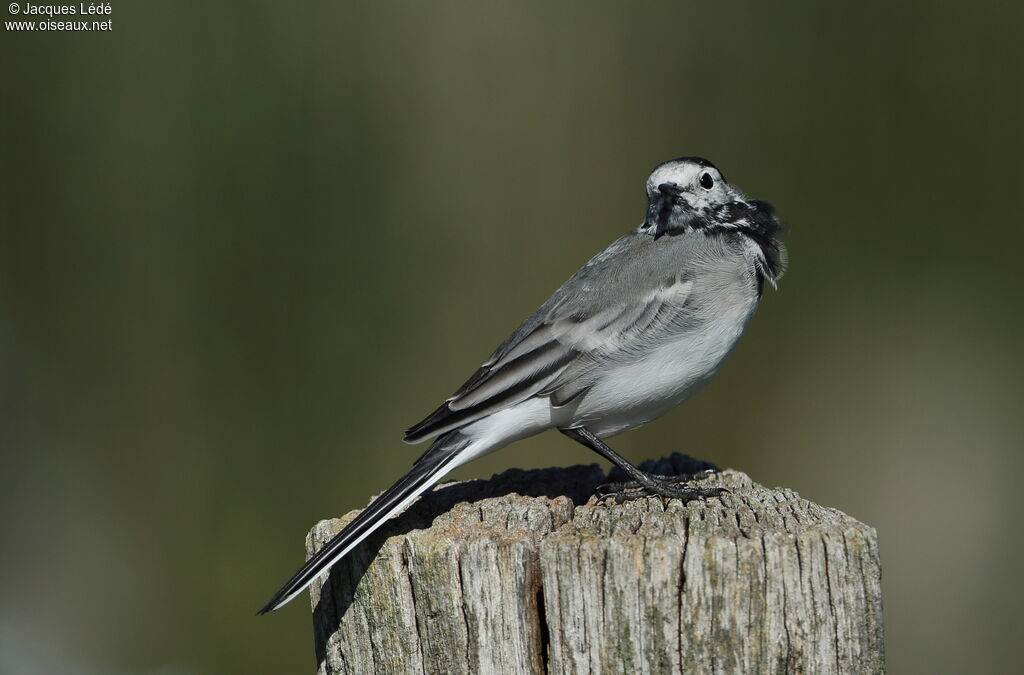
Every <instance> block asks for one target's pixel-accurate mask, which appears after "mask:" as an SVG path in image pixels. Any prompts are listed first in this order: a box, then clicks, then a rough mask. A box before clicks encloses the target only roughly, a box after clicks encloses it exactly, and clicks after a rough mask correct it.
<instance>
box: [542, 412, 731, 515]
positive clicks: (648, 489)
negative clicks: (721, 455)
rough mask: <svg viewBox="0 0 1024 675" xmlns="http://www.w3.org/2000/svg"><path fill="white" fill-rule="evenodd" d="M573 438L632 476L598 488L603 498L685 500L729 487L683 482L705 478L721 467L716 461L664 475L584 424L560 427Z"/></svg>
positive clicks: (711, 493) (717, 492)
mask: <svg viewBox="0 0 1024 675" xmlns="http://www.w3.org/2000/svg"><path fill="white" fill-rule="evenodd" d="M559 431H561V432H562V433H563V434H565V435H566V436H568V437H569V438H571V439H573V440H574V441H577V442H579V443H582V444H583V445H585V446H587V447H588V448H590V449H591V450H593V451H594V452H596V453H597V454H599V455H601V456H602V457H604V458H605V459H607V460H608V461H609V462H611V463H612V464H614V465H615V466H617V467H619V468H620V469H621V470H622V471H623V472H625V474H626V475H627V476H629V477H630V478H631V479H632V480H630V481H627V482H624V483H609V484H607V485H602V486H601V487H599V488H598V496H599V497H600V498H605V497H613V498H614V499H615V500H616V501H617V502H619V503H622V502H623V501H626V500H627V499H638V498H640V497H647V496H649V495H659V496H661V497H667V498H669V499H680V500H682V501H684V502H687V501H690V500H693V499H699V498H701V497H717V496H718V495H720V494H722V493H723V492H727V490H726V489H725V488H696V489H695V488H683V487H679V485H680V484H682V483H687V482H689V481H691V480H695V479H699V478H704V477H706V476H709V475H711V474H712V473H714V472H715V471H717V470H718V468H717V467H715V466H714V465H707V467H708V468H706V469H704V470H701V471H699V472H697V473H695V474H682V475H679V476H661V475H658V474H651V473H646V472H644V471H641V470H640V469H638V468H636V467H635V466H633V465H632V464H630V463H629V461H628V460H626V458H625V457H623V456H622V455H620V454H619V453H617V452H615V451H614V450H612V449H611V448H610V447H608V444H607V443H605V442H604V441H602V440H601V439H600V438H598V437H597V436H595V435H594V434H593V433H591V432H590V431H589V430H588V429H586V428H584V427H580V428H577V429H559Z"/></svg>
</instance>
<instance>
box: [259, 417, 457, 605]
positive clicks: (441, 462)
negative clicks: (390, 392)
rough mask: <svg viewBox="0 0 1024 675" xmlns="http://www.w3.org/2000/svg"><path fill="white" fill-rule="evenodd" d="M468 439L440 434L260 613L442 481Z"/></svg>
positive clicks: (282, 601)
mask: <svg viewBox="0 0 1024 675" xmlns="http://www.w3.org/2000/svg"><path fill="white" fill-rule="evenodd" d="M468 440H469V439H467V438H466V437H465V436H463V435H462V434H461V433H460V432H458V431H451V432H448V433H447V434H444V435H442V436H440V437H438V438H437V440H435V441H434V442H433V443H432V444H431V446H430V448H429V449H428V450H427V451H426V452H425V453H424V454H423V456H422V457H420V458H419V459H418V460H416V463H415V464H413V467H412V469H411V470H410V471H409V473H407V474H405V475H404V476H402V477H401V478H400V479H398V482H396V483H395V484H394V485H392V486H391V487H389V488H388V489H387V490H385V491H384V492H383V493H382V494H381V495H380V496H379V497H377V498H376V499H374V500H373V503H371V504H370V505H369V506H367V507H366V508H365V509H363V510H362V511H361V512H360V513H359V515H358V516H356V517H355V519H353V520H352V522H350V523H349V524H348V525H346V526H345V529H343V530H342V531H341V532H339V533H338V534H337V535H335V537H334V538H333V539H331V540H330V541H329V542H327V543H326V544H324V545H323V547H322V548H321V549H320V550H319V551H317V552H316V553H315V554H314V555H313V557H311V558H310V559H309V560H307V561H306V564H305V565H303V566H302V567H300V568H299V571H298V572H296V573H295V574H294V575H293V576H292V578H291V579H289V580H288V581H287V582H285V584H284V586H282V587H281V588H280V590H278V591H277V593H274V597H272V598H271V599H270V602H268V603H267V604H266V605H265V606H264V607H263V609H261V610H260V611H259V612H258V613H259V614H266V613H267V612H272V611H274V610H275V609H277V608H279V607H281V606H283V605H284V604H286V603H287V602H288V601H289V600H291V599H292V598H294V597H295V596H296V595H298V594H299V593H301V592H302V591H303V590H304V589H305V588H306V587H307V586H309V584H310V583H312V581H313V580H314V579H316V577H317V575H319V574H320V573H321V572H325V571H327V570H329V569H330V568H331V566H332V565H334V563H336V562H338V560H340V559H341V558H342V556H344V555H345V554H346V553H348V552H349V551H351V550H352V549H353V548H355V547H356V545H358V544H359V542H361V541H362V540H363V539H366V537H368V536H369V535H370V534H371V533H372V532H373V531H374V530H376V529H377V528H378V527H380V526H381V525H382V524H383V523H384V521H386V520H387V519H388V518H390V517H391V516H392V515H394V514H396V513H398V512H399V511H401V510H402V509H404V508H405V507H406V506H408V505H409V503H410V502H412V501H413V500H414V499H416V497H418V496H419V495H420V494H421V493H422V492H423V491H424V490H426V489H427V488H429V487H430V486H431V485H433V484H434V483H436V482H437V481H439V480H440V479H441V478H442V477H443V476H444V475H445V474H446V473H448V470H449V468H450V467H451V465H452V463H453V461H454V460H455V459H456V458H457V457H458V455H459V453H460V452H461V451H462V450H463V449H465V447H466V446H467V445H468V444H469V443H468Z"/></svg>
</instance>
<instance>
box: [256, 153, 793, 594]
mask: <svg viewBox="0 0 1024 675" xmlns="http://www.w3.org/2000/svg"><path fill="white" fill-rule="evenodd" d="M646 193H647V210H646V213H645V215H644V218H643V221H642V222H641V223H640V225H639V226H638V227H636V228H635V229H633V230H632V231H630V232H629V233H628V234H626V235H625V236H622V237H620V238H619V239H617V240H615V241H614V242H612V244H610V245H609V246H608V247H607V248H606V249H605V250H603V251H601V252H600V253H598V254H597V255H596V256H594V257H593V258H591V259H590V261H589V262H587V263H586V264H585V265H584V266H583V267H582V268H580V269H579V270H578V271H577V272H576V273H575V274H573V275H572V277H570V278H569V280H568V281H566V282H565V283H564V284H562V286H561V287H559V288H558V290H556V291H555V292H554V294H553V295H552V296H551V297H550V298H548V300H547V301H546V302H544V304H542V305H541V306H540V307H539V308H538V309H537V310H536V311H535V312H534V313H533V314H531V315H530V316H529V317H528V318H527V319H526V320H525V321H523V322H522V323H521V324H520V325H519V327H518V328H516V330H515V331H513V332H512V334H511V335H509V336H508V338H507V339H506V340H505V341H504V342H502V343H501V344H500V345H499V346H498V348H497V349H495V350H494V352H493V353H492V354H491V356H490V358H488V359H487V360H486V361H485V362H484V363H483V364H482V365H481V366H480V367H479V368H478V369H477V370H476V372H475V373H473V375H472V376H471V377H470V378H469V379H468V380H466V382H465V384H463V385H462V386H461V387H459V389H458V390H456V391H455V393H454V394H452V395H451V396H450V397H448V399H446V400H445V401H444V403H442V404H441V405H440V406H439V407H438V408H437V409H436V410H434V411H433V412H432V413H430V414H429V415H427V416H426V417H425V418H424V419H423V420H422V421H420V422H419V423H417V424H415V425H413V426H412V427H410V428H409V429H408V430H406V432H405V438H404V440H405V441H406V442H408V443H419V442H421V441H425V440H428V439H433V442H432V443H431V444H430V446H429V447H428V448H427V450H426V451H425V452H424V453H423V454H422V455H421V456H420V457H419V458H418V459H417V460H416V461H415V462H414V463H413V464H412V468H411V469H410V470H409V471H408V472H407V473H406V474H405V475H404V476H402V477H401V478H399V479H398V481H397V482H395V484H394V485H392V486H391V487H389V488H388V489H386V490H385V491H384V492H383V493H381V494H380V495H379V496H378V497H377V498H376V499H374V500H373V501H372V502H371V503H370V504H369V506H367V507H366V508H365V509H363V510H362V511H361V512H360V513H359V514H358V515H357V516H356V517H355V518H354V519H353V520H352V521H351V522H350V523H349V524H348V525H346V526H345V527H344V528H343V529H342V530H341V531H340V532H339V533H338V534H337V535H336V536H335V537H334V538H333V539H331V540H330V541H328V542H327V543H326V544H325V545H324V546H323V547H322V548H320V550H319V551H318V552H317V553H315V554H314V555H313V556H312V557H311V558H310V559H309V560H308V561H307V562H306V563H305V564H304V565H303V566H302V567H301V568H300V569H299V570H298V571H297V572H296V573H295V574H294V575H293V576H292V577H291V578H290V579H289V580H288V581H287V582H286V583H285V584H284V585H283V586H282V587H281V588H280V589H279V590H278V591H277V592H276V593H275V594H274V595H273V597H272V598H271V599H270V601H269V602H267V604H266V605H265V606H264V607H263V608H262V609H261V610H260V611H259V614H265V613H267V612H270V611H273V610H275V609H278V608H279V607H281V606H282V605H284V604H286V603H287V602H289V601H290V600H292V599H293V598H294V597H295V596H296V595H298V594H299V593H301V592H302V591H303V590H304V589H305V588H306V587H307V586H308V585H309V584H310V583H312V581H313V580H314V579H315V578H316V577H317V576H318V575H320V574H321V573H323V572H325V571H327V570H329V569H330V568H331V567H332V566H333V565H334V564H335V563H336V562H338V561H339V560H340V559H341V558H342V557H344V556H345V555H346V554H347V553H349V552H350V551H351V550H352V549H353V548H354V547H355V546H357V545H358V544H359V543H360V542H362V541H363V540H364V539H366V537H368V536H369V535H370V534H371V533H372V532H374V531H375V530H376V529H377V528H378V527H380V526H381V524H382V523H384V522H385V521H386V520H387V519H388V518H390V517H392V516H393V515H395V514H397V513H400V512H402V511H403V510H404V509H406V508H407V507H408V506H409V505H410V504H411V503H412V502H413V501H414V500H415V499H416V498H417V497H418V496H419V495H420V494H422V493H423V492H424V491H425V490H427V489H429V488H430V487H432V486H433V485H434V484H435V483H437V482H438V481H439V480H440V479H441V478H442V477H444V476H445V475H446V474H447V473H448V472H450V471H451V470H452V469H454V468H455V467H457V466H460V465H462V464H465V463H466V462H469V461H471V460H473V459H476V458H478V457H480V456H482V455H485V454H488V453H491V452H494V451H495V450H498V449H501V448H503V447H505V446H507V445H509V444H511V443H513V442H515V441H518V440H521V439H523V438H526V437H529V436H533V435H535V434H538V433H541V432H543V431H547V430H557V431H559V432H561V433H562V434H564V435H566V436H568V437H569V438H571V439H573V440H575V441H577V442H579V443H581V444H582V445H584V446H586V447H587V448H589V449H591V450H593V451H594V452H596V453H598V454H599V455H601V456H602V457H603V458H605V459H606V460H608V461H610V462H611V463H612V464H614V465H616V466H618V467H619V468H620V469H621V470H622V471H624V472H625V473H626V475H627V476H628V477H629V478H630V479H632V480H630V481H627V482H623V483H619V484H617V485H615V486H610V487H613V488H619V489H622V490H623V491H619V492H615V494H618V495H619V496H624V492H630V494H631V495H632V496H635V495H660V496H662V497H665V498H678V499H681V500H684V501H687V500H691V499H698V498H707V497H712V496H716V495H718V494H720V493H721V492H722V489H721V488H704V489H701V488H699V487H697V488H695V487H687V485H688V483H687V481H691V480H692V479H694V478H699V477H700V476H694V475H688V476H680V477H666V476H658V475H654V474H648V473H645V472H643V471H641V470H640V469H638V468H636V467H635V466H633V465H632V464H631V463H630V462H629V461H628V460H626V459H625V458H624V457H622V456H621V455H619V454H618V453H617V452H615V451H614V450H613V449H612V448H611V447H609V446H608V444H607V443H606V440H607V439H608V438H610V437H613V436H615V435H616V434H620V433H622V432H624V431H628V430H630V429H635V428H636V427H639V426H641V425H644V424H647V423H648V422H651V421H653V420H655V419H657V418H658V417H660V416H662V415H664V414H665V413H666V412H668V411H669V410H671V409H672V408H674V407H675V406H677V405H678V404H680V403H682V402H683V401H684V400H686V399H687V398H689V397H691V396H693V395H694V394H695V393H697V392H698V391H699V390H701V389H702V388H703V387H704V386H705V385H706V384H707V383H708V382H709V381H710V380H711V378H712V377H713V376H714V375H715V374H716V372H717V371H718V370H719V368H720V367H721V365H722V363H723V362H724V361H725V360H726V358H727V357H728V356H729V354H730V353H731V352H732V351H733V349H734V347H735V346H736V342H737V340H738V339H739V337H740V334H741V333H742V332H743V330H744V328H746V326H747V324H748V322H749V321H750V319H751V317H752V316H753V314H754V311H755V309H756V308H757V305H758V302H759V301H760V299H761V296H762V294H763V291H764V287H765V283H766V282H767V283H768V284H770V285H771V286H772V287H777V286H776V284H777V282H778V280H779V279H780V278H781V276H782V274H783V272H784V270H785V266H786V249H785V247H784V246H783V244H782V242H781V241H780V234H781V231H782V224H781V222H780V221H779V219H778V218H777V217H776V215H775V209H774V208H773V207H772V206H771V204H769V203H767V202H764V201H758V200H752V199H747V197H746V196H744V194H743V193H742V192H741V191H740V190H739V189H738V188H736V187H735V186H733V185H732V184H730V183H729V182H727V181H726V179H725V176H724V175H723V174H722V172H721V171H720V170H719V169H718V168H717V167H716V166H715V165H714V164H712V163H711V162H710V161H708V160H707V159H703V158H701V157H680V158H677V159H673V160H670V161H667V162H663V163H662V164H659V165H658V166H657V167H655V168H654V170H653V171H652V172H651V174H650V176H649V177H648V179H647V182H646ZM709 466H710V465H709Z"/></svg>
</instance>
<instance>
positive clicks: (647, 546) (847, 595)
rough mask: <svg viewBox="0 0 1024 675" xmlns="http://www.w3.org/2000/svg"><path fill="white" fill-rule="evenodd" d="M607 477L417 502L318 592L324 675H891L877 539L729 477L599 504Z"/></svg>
mask: <svg viewBox="0 0 1024 675" xmlns="http://www.w3.org/2000/svg"><path fill="white" fill-rule="evenodd" d="M690 461H691V460H689V459H688V458H685V457H683V456H681V455H673V456H672V458H670V459H668V460H662V461H661V462H658V463H648V464H647V465H646V466H645V467H644V468H646V469H647V470H653V471H656V472H658V473H677V472H679V471H682V470H686V468H687V466H688V465H689V462H690ZM607 480H608V478H607V477H606V476H605V475H604V474H603V473H602V472H601V470H600V469H599V468H598V467H597V466H596V465H594V466H575V467H571V468H565V469H560V468H559V469H544V470H538V471H520V470H512V471H506V472H505V473H503V474H501V475H499V476H495V477H494V478H492V479H491V480H489V481H470V482H466V483H450V484H447V485H442V486H440V487H438V488H437V489H436V490H435V491H433V492H431V493H429V494H427V495H425V496H424V497H423V498H421V499H420V500H419V501H418V502H417V503H415V504H414V505H413V506H412V507H410V508H409V510H408V511H406V513H405V514H403V515H401V516H399V517H397V518H395V519H393V520H391V521H390V522H389V523H388V524H387V525H386V526H385V527H383V528H382V530H381V531H380V532H378V534H377V536H375V537H372V538H371V539H370V540H369V541H367V542H365V543H364V544H363V545H362V546H360V547H359V548H358V549H357V550H355V551H354V552H353V554H352V555H350V556H349V557H348V558H347V559H346V560H344V561H342V562H341V563H339V564H338V565H337V566H336V567H335V568H334V570H333V571H332V572H331V573H330V575H327V576H326V577H324V578H321V579H319V580H318V581H317V582H316V583H315V584H314V586H313V587H312V590H311V592H312V600H313V616H314V622H313V623H314V632H315V640H316V654H317V662H318V669H319V672H320V673H325V674H327V673H330V674H334V673H372V672H377V673H420V672H425V673H443V674H446V675H447V674H448V673H545V672H547V673H589V672H593V673H671V672H694V673H705V672H723V673H760V672H771V673H776V672H795V673H805V672H806V673H875V672H882V671H883V670H884V661H883V650H882V605H881V586H880V566H879V558H878V543H877V535H876V533H875V531H874V530H873V529H872V528H870V527H868V526H866V525H863V524H862V523H860V522H858V521H856V520H854V519H853V518H851V517H849V516H847V515H846V514H844V513H842V512H840V511H837V510H835V509H830V508H826V507H822V506H818V505H817V504H813V503H811V502H809V501H807V500H806V499H802V498H800V496H799V495H797V494H796V493H795V492H793V491H792V490H788V489H774V490H770V489H767V488H764V487H762V486H760V485H757V484H756V483H754V482H752V481H751V480H750V478H748V477H747V476H746V475H745V474H743V473H740V472H737V471H725V472H723V473H721V474H718V475H716V476H714V477H712V478H710V479H708V480H707V485H708V486H713V485H722V486H724V487H727V488H728V489H729V490H730V492H729V493H727V494H724V495H722V496H721V497H717V498H714V499H709V500H700V501H695V502H690V503H689V504H686V505H682V504H680V502H679V501H677V500H672V501H669V502H667V503H663V501H662V500H661V499H656V498H647V499H641V500H637V501H633V502H627V503H625V504H621V505H616V504H603V503H597V502H596V501H595V500H593V499H591V498H590V496H591V494H592V493H593V490H594V488H595V487H596V486H597V485H599V484H601V483H603V482H606V481H607ZM354 515H355V512H353V513H350V514H349V515H348V516H346V517H345V518H342V519H340V520H326V521H323V522H321V523H319V524H318V525H317V526H316V527H314V528H313V530H312V531H311V532H310V534H309V537H308V538H307V549H308V551H309V553H310V554H312V553H313V551H315V550H316V549H317V548H319V547H320V546H322V545H323V543H324V542H326V541H327V540H328V539H330V538H331V537H332V536H333V535H334V534H335V533H337V532H338V530H339V529H340V528H341V527H342V526H343V525H344V524H345V523H346V522H347V521H348V519H350V518H351V517H353V516H354Z"/></svg>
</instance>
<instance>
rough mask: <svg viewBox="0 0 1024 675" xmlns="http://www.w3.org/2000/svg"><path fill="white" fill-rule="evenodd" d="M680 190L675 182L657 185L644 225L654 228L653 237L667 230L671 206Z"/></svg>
mask: <svg viewBox="0 0 1024 675" xmlns="http://www.w3.org/2000/svg"><path fill="white" fill-rule="evenodd" d="M681 192H682V190H681V189H680V188H679V186H678V185H676V184H675V183H662V184H661V185H659V186H658V194H656V195H653V196H652V197H651V203H650V204H649V205H648V207H647V217H646V218H645V219H644V225H645V226H646V227H649V228H653V229H654V238H655V239H657V238H659V237H661V236H662V235H663V234H665V232H666V231H667V229H668V221H669V217H670V216H671V215H672V208H673V207H674V206H675V204H676V199H677V198H678V197H679V194H680V193H681Z"/></svg>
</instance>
